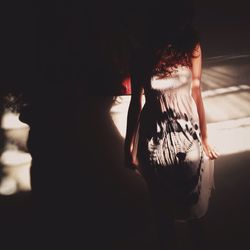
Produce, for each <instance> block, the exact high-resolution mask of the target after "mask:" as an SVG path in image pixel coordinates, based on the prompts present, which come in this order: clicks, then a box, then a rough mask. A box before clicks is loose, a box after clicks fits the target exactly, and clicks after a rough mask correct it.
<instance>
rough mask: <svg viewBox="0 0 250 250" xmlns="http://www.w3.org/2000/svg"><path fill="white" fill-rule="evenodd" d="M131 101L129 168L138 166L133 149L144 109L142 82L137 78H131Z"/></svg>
mask: <svg viewBox="0 0 250 250" xmlns="http://www.w3.org/2000/svg"><path fill="white" fill-rule="evenodd" d="M131 91H132V94H131V100H130V104H129V109H128V116H127V129H126V137H125V144H124V149H125V164H126V166H127V167H133V166H135V165H136V162H135V159H134V157H133V147H134V143H135V135H136V130H137V125H138V120H139V116H140V112H141V109H142V95H143V87H142V85H141V84H140V81H138V79H136V77H135V76H133V75H132V76H131Z"/></svg>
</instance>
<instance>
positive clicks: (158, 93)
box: [125, 5, 218, 249]
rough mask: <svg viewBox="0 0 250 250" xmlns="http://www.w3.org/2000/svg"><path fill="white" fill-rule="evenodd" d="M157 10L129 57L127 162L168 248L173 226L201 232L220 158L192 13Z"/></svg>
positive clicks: (163, 245) (185, 9)
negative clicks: (144, 188)
mask: <svg viewBox="0 0 250 250" xmlns="http://www.w3.org/2000/svg"><path fill="white" fill-rule="evenodd" d="M158 7H160V8H158ZM158 7H157V8H156V9H153V10H152V8H151V12H152V13H156V14H157V15H153V14H151V15H149V16H150V17H151V18H150V22H148V23H147V25H145V27H147V29H146V31H147V32H145V33H144V34H143V35H142V36H141V37H140V39H138V40H137V47H136V48H135V49H134V51H133V55H132V59H131V89H132V97H131V102H130V106H129V111H128V119H127V133H126V138H125V161H126V166H127V167H129V168H132V169H135V170H136V171H137V173H140V174H142V176H143V177H144V178H145V180H146V182H147V184H148V187H149V191H150V192H151V194H152V201H153V203H154V207H155V212H156V213H155V215H156V222H157V226H158V232H159V239H160V246H161V247H162V249H165V247H167V246H171V244H172V245H173V244H174V243H173V242H174V241H173V239H174V229H173V222H174V220H181V221H188V223H189V225H191V226H192V228H193V229H194V228H196V229H197V225H198V224H199V223H197V222H198V221H199V219H201V218H202V217H203V216H204V215H205V214H206V211H207V208H208V203H209V198H210V193H211V190H212V187H213V163H214V159H216V158H217V157H218V153H217V152H216V151H215V150H214V148H213V147H211V146H210V144H209V142H208V134H207V126H206V117H205V110H204V105H203V101H202V96H201V71H202V51H201V45H200V41H199V38H198V36H197V34H196V32H195V31H194V29H193V28H192V10H191V8H190V6H186V7H187V8H184V6H182V7H183V8H182V9H181V10H179V14H180V15H178V17H177V18H176V16H174V15H171V14H168V16H167V17H166V15H164V13H163V12H162V10H161V9H164V8H162V7H163V6H161V5H159V6H158ZM175 7H176V6H175ZM168 8H170V6H169V5H168ZM171 8H174V7H173V6H171ZM168 13H170V12H168ZM166 20H167V21H166ZM162 24H163V25H162ZM166 24H168V26H167V28H166ZM170 24H171V25H170ZM164 25H165V26H164ZM142 37H143V39H142ZM138 41H139V42H138ZM143 94H145V100H146V102H145V105H144V106H143V107H142V97H143ZM196 231H197V232H200V230H196ZM193 232H194V230H193ZM196 236H197V235H195V237H196ZM170 249H171V248H170Z"/></svg>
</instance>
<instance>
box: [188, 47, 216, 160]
mask: <svg viewBox="0 0 250 250" xmlns="http://www.w3.org/2000/svg"><path fill="white" fill-rule="evenodd" d="M194 56H195V57H194V58H193V59H192V97H193V99H194V101H195V103H196V106H197V111H198V115H199V123H200V130H201V139H202V144H203V147H204V151H205V153H206V155H207V156H208V157H209V158H210V159H216V158H217V157H218V153H217V152H216V151H215V150H214V148H212V147H211V146H210V145H209V143H208V135H207V122H206V115H205V109H204V104H203V100H202V96H201V71H202V52H201V47H200V45H198V46H197V47H196V49H195V53H194Z"/></svg>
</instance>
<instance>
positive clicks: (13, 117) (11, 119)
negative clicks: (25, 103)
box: [1, 112, 28, 129]
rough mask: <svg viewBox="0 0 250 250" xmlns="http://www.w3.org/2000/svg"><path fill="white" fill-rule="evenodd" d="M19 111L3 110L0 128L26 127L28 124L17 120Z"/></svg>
mask: <svg viewBox="0 0 250 250" xmlns="http://www.w3.org/2000/svg"><path fill="white" fill-rule="evenodd" d="M19 116H20V114H19V113H12V112H5V113H4V114H3V117H2V121H1V128H2V129H20V128H27V127H28V125H27V124H26V123H23V122H21V121H20V120H19Z"/></svg>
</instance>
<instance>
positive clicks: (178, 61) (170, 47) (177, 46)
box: [151, 27, 200, 78]
mask: <svg viewBox="0 0 250 250" xmlns="http://www.w3.org/2000/svg"><path fill="white" fill-rule="evenodd" d="M199 43H200V40H199V36H198V33H197V32H196V31H195V30H194V29H193V28H192V27H187V28H186V29H185V30H182V31H180V32H178V33H176V34H174V35H173V36H172V37H171V39H170V40H169V41H167V42H166V43H164V45H162V46H160V47H158V46H156V47H155V48H153V64H152V72H151V74H152V75H154V76H158V77H159V78H164V77H167V76H170V75H171V74H172V72H174V71H175V69H176V68H177V67H178V66H179V65H182V66H187V67H190V68H191V67H192V58H194V57H195V51H196V48H197V45H198V44H199Z"/></svg>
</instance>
